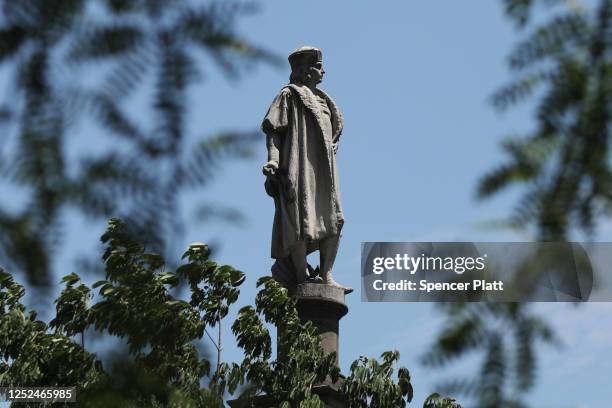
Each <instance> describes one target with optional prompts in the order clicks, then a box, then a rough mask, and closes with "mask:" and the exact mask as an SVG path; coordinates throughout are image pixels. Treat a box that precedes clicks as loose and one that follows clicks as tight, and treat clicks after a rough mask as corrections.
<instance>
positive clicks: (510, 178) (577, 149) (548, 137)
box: [423, 0, 612, 408]
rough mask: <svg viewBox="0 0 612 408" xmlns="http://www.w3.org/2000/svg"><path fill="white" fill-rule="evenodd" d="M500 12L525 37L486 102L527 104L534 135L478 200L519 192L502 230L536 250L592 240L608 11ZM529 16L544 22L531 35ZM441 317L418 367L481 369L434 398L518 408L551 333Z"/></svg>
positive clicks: (599, 5) (512, 311)
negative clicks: (529, 231) (522, 233)
mask: <svg viewBox="0 0 612 408" xmlns="http://www.w3.org/2000/svg"><path fill="white" fill-rule="evenodd" d="M503 3H504V6H505V11H506V14H507V15H508V17H509V18H510V19H511V20H512V21H513V22H514V23H515V25H516V27H517V28H518V29H520V30H526V29H529V30H530V32H529V34H527V36H526V38H525V39H524V40H523V41H522V42H520V43H519V44H518V46H517V47H516V48H515V50H514V51H513V52H512V54H511V55H510V59H509V63H510V68H511V69H512V72H513V73H514V74H515V76H516V78H515V79H514V80H513V81H512V82H511V83H510V84H509V85H508V86H506V87H504V88H502V89H501V90H500V91H499V92H497V93H496V94H495V95H494V98H493V102H494V104H495V106H496V107H498V108H500V109H506V108H508V107H510V106H512V105H514V104H516V103H518V102H520V101H522V100H523V99H525V98H527V97H528V96H530V95H535V96H536V97H537V98H538V103H537V108H536V115H535V116H536V126H535V129H534V130H533V132H532V133H530V134H529V135H527V136H526V137H523V138H509V139H507V140H506V141H505V142H504V143H503V148H504V150H505V152H506V153H507V155H508V161H507V162H506V163H504V164H502V165H500V166H499V167H498V168H496V169H494V170H493V171H491V172H490V173H489V174H487V175H485V177H483V178H482V180H481V181H480V184H479V185H478V190H477V193H478V196H479V197H480V198H486V197H489V196H492V195H494V194H497V193H499V192H500V191H502V190H503V189H505V188H508V187H509V186H511V185H513V184H519V185H523V186H525V187H524V189H523V190H524V194H523V197H522V199H521V200H520V201H519V202H518V204H517V206H516V208H515V211H514V213H513V215H512V216H511V217H509V219H508V221H507V222H506V223H505V224H506V225H507V226H510V227H513V228H516V229H525V228H533V230H535V231H536V237H537V239H538V240H542V241H565V240H567V239H568V238H569V233H570V231H571V230H572V229H582V230H583V231H585V232H586V233H594V232H595V229H596V228H595V224H596V221H597V220H598V219H600V218H601V217H605V216H609V215H610V212H611V210H612V195H611V194H612V171H611V168H610V163H611V160H610V155H609V152H608V150H609V140H608V136H609V131H610V118H611V117H612V115H611V109H612V78H611V73H612V44H611V40H612V32H611V31H612V27H611V24H610V23H611V19H612V1H610V0H598V1H596V2H592V3H589V4H594V7H593V8H590V7H586V6H584V7H580V4H581V3H580V2H570V1H565V0H503ZM535 13H541V14H544V15H547V16H552V17H550V18H549V19H548V21H545V22H544V23H542V24H539V25H536V26H535V27H532V24H530V23H531V21H532V18H533V14H535ZM441 307H442V310H443V311H444V312H445V313H446V318H445V319H446V320H445V323H444V326H443V328H442V330H441V332H440V334H439V335H438V338H437V339H436V340H435V342H434V343H433V347H432V348H431V350H430V351H429V352H428V353H426V354H425V355H424V357H423V361H424V363H425V364H426V365H428V366H431V367H436V368H438V369H441V368H449V367H450V366H451V365H452V364H453V363H455V362H457V361H458V360H461V359H466V358H469V357H471V356H474V355H477V356H479V357H481V358H482V365H481V368H480V372H479V373H477V374H476V375H475V376H470V375H463V376H461V377H460V378H451V379H449V380H448V381H447V382H445V383H444V384H441V385H440V389H442V390H444V391H445V392H451V393H454V394H459V395H464V396H465V397H466V398H470V399H471V401H473V404H472V405H470V406H474V407H477V408H500V407H507V408H521V407H526V406H527V404H526V403H525V401H524V399H523V397H524V395H525V394H526V392H527V391H529V390H530V389H531V388H532V387H533V386H534V384H535V380H536V373H537V363H538V361H537V352H536V347H537V345H538V343H548V344H557V340H556V339H555V335H554V333H553V332H552V330H551V328H550V327H549V326H548V325H547V324H546V323H545V321H544V320H543V319H541V318H539V317H537V316H536V315H534V314H533V311H532V310H531V308H530V306H529V305H528V304H519V303H514V304H478V303H472V304H453V305H441Z"/></svg>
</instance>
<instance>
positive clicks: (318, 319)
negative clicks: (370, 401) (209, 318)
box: [229, 283, 348, 408]
mask: <svg viewBox="0 0 612 408" xmlns="http://www.w3.org/2000/svg"><path fill="white" fill-rule="evenodd" d="M293 296H294V297H295V299H296V300H297V310H298V314H299V316H300V319H301V320H302V321H304V322H305V321H308V320H310V321H311V322H312V323H313V324H314V326H315V327H316V328H317V329H318V330H319V334H320V335H321V343H322V346H323V350H325V352H327V353H331V352H335V353H336V364H338V361H339V355H340V354H339V352H340V350H339V327H340V319H342V317H344V316H345V315H346V314H347V313H348V307H347V306H346V304H345V303H344V296H345V295H344V289H342V288H338V287H335V286H330V285H324V284H322V283H303V284H301V285H298V286H297V288H296V290H295V292H294V293H293ZM277 353H278V355H277V358H278V359H282V350H278V351H277ZM341 388H342V378H340V379H339V380H338V382H337V383H335V384H332V383H331V381H330V380H328V381H326V382H325V383H323V384H319V385H316V386H314V387H313V389H312V391H313V393H315V394H317V395H318V396H319V398H321V400H322V401H323V402H324V403H325V405H326V406H327V407H329V408H346V407H347V405H346V399H345V397H344V394H342V393H341V392H340V389H341ZM251 403H252V406H254V407H260V408H270V407H275V406H276V404H275V401H274V400H273V399H272V398H270V397H269V396H267V395H261V396H258V397H256V398H255V399H254V400H253V401H251ZM229 405H230V407H240V406H241V405H240V402H239V401H237V400H234V401H229Z"/></svg>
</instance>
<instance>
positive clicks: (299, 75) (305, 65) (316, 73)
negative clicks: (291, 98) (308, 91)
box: [289, 46, 325, 85]
mask: <svg viewBox="0 0 612 408" xmlns="http://www.w3.org/2000/svg"><path fill="white" fill-rule="evenodd" d="M289 64H290V65H291V76H290V77H289V81H290V82H291V83H301V84H309V83H310V84H313V85H316V84H318V83H320V82H321V81H322V80H323V74H325V71H324V70H323V53H322V52H321V50H320V49H318V48H315V47H308V46H306V47H300V48H298V49H297V50H295V51H293V52H292V53H291V55H289Z"/></svg>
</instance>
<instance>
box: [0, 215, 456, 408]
mask: <svg viewBox="0 0 612 408" xmlns="http://www.w3.org/2000/svg"><path fill="white" fill-rule="evenodd" d="M102 241H103V242H104V243H105V244H106V250H105V252H104V255H103V259H104V263H105V270H106V278H105V280H102V281H99V282H96V283H95V284H94V285H93V288H99V289H98V291H99V294H98V296H97V297H96V299H97V301H96V302H95V303H93V304H90V303H91V302H92V300H93V296H92V294H91V290H90V288H88V287H87V286H86V285H84V284H82V283H80V279H79V276H77V275H76V274H74V273H72V274H70V275H67V276H65V277H64V278H63V279H62V282H63V283H64V284H65V288H64V290H63V292H62V293H61V295H60V297H59V298H58V299H57V300H56V302H55V303H56V312H57V313H56V317H55V318H54V319H53V320H52V321H51V322H50V324H49V325H47V324H46V323H44V322H42V321H40V320H38V319H37V317H36V313H35V312H34V311H30V312H28V311H27V310H26V307H25V306H24V305H23V304H21V302H20V299H21V297H22V296H23V295H24V289H23V287H22V286H21V285H19V284H17V283H16V282H15V280H14V279H13V277H12V276H11V275H10V274H9V273H7V272H4V271H0V355H1V358H0V387H6V386H11V385H12V386H76V387H77V397H78V401H79V405H80V406H89V407H107V406H111V405H115V406H126V407H127V406H129V407H203V406H205V407H211V408H212V407H223V406H225V403H224V402H223V400H224V399H226V398H229V395H237V398H238V399H239V401H242V402H244V404H245V405H244V406H245V407H248V406H250V403H249V401H250V400H249V398H252V397H253V396H255V395H259V394H261V393H265V394H266V395H268V396H272V397H273V399H274V400H275V401H276V402H277V404H278V407H280V408H298V407H299V408H323V407H324V405H323V403H322V402H321V401H320V399H319V397H318V396H317V395H316V394H314V393H313V392H312V389H313V386H314V385H316V384H321V383H323V382H325V381H326V380H328V379H330V380H331V381H332V382H338V381H339V380H340V382H339V383H340V384H342V391H343V392H344V394H345V395H346V398H347V403H348V405H349V406H350V407H352V408H368V407H371V408H389V407H405V406H407V404H408V402H410V401H411V400H412V394H413V391H412V385H411V379H410V374H409V373H408V370H407V369H406V368H404V367H401V368H400V369H399V370H398V371H397V374H396V376H395V377H396V378H395V379H394V378H393V377H394V376H393V374H394V371H395V370H394V368H393V366H394V365H395V364H396V363H397V361H398V360H399V353H398V352H385V353H383V354H382V356H381V360H382V361H378V360H376V359H367V358H364V357H361V358H360V359H358V360H357V361H355V362H354V363H353V364H352V366H351V373H350V375H349V376H348V377H346V378H340V372H339V368H338V367H337V366H336V365H335V361H336V356H335V354H334V353H332V354H325V352H324V351H323V348H322V347H321V339H320V337H319V336H318V335H317V334H316V329H315V328H314V327H313V325H312V323H311V322H306V323H302V322H301V321H300V319H299V317H298V314H297V311H296V308H295V301H294V300H293V299H292V298H290V297H289V296H288V294H287V290H286V289H284V288H282V287H281V286H280V285H279V284H278V283H277V282H276V281H274V280H273V279H272V278H271V277H265V278H261V279H260V280H259V282H258V286H259V287H261V290H260V292H259V293H258V294H257V297H256V299H255V307H252V306H246V307H244V308H242V309H241V310H240V311H239V313H238V317H237V319H236V320H235V322H234V323H233V324H232V331H233V333H234V335H235V336H236V339H237V343H238V346H239V347H240V348H241V349H242V351H243V353H244V358H243V360H242V361H241V362H240V363H232V364H228V363H225V362H223V361H221V360H220V359H218V360H217V364H216V367H214V368H213V367H211V363H210V362H209V361H208V360H207V359H206V358H205V357H203V356H201V355H200V354H199V352H198V348H197V347H196V345H195V342H197V341H198V340H200V339H202V338H203V337H204V336H205V334H207V333H208V331H207V330H210V329H211V328H214V327H218V326H219V325H220V324H221V321H222V320H223V319H224V318H225V317H226V316H227V314H228V311H229V307H230V306H231V305H232V304H233V303H235V302H236V300H237V299H238V296H239V293H240V290H239V287H240V285H241V284H242V283H243V282H244V280H245V275H244V273H243V272H241V271H238V270H236V269H234V268H233V267H231V266H228V265H223V266H221V265H218V264H217V263H215V262H214V261H212V260H211V259H210V258H209V255H210V251H209V249H208V247H207V246H206V245H204V244H198V245H192V246H190V247H189V249H188V250H187V252H185V254H184V256H183V259H185V261H186V262H185V263H183V264H182V265H180V266H179V267H178V268H177V270H176V271H175V272H170V271H168V270H167V269H166V266H165V261H164V259H163V258H162V257H161V256H160V255H158V254H155V253H149V252H146V251H145V247H144V245H142V244H141V243H139V242H138V241H136V240H134V239H133V238H132V237H131V236H130V234H129V233H128V232H127V230H126V229H125V227H124V226H123V224H122V223H121V222H120V221H118V220H111V221H110V223H109V228H108V230H107V232H106V233H105V234H104V235H103V236H102ZM181 281H186V282H187V283H188V285H189V287H190V292H191V296H190V299H189V301H187V300H183V299H180V298H176V297H174V296H173V295H172V294H171V292H172V288H174V287H176V286H177V285H178V284H179V283H180V282H181ZM265 322H268V323H271V324H274V325H275V326H277V327H281V328H282V331H281V332H282V333H283V335H282V336H281V338H280V339H279V347H280V348H281V349H285V350H287V352H286V355H285V356H284V357H283V358H281V359H273V356H272V340H271V336H270V333H269V331H268V329H267V328H266V325H265ZM89 327H92V328H95V330H98V331H103V332H106V333H109V334H111V335H114V336H118V337H121V338H123V339H125V341H126V342H127V344H128V346H129V348H128V355H127V356H123V358H122V361H121V362H118V364H115V365H114V367H111V368H110V369H109V368H108V367H106V368H105V367H103V365H102V363H101V362H100V361H98V359H97V356H96V355H95V354H93V353H90V352H88V351H87V350H86V349H85V348H84V346H83V344H84V342H83V338H82V337H81V339H80V340H81V341H80V342H79V341H78V337H79V336H83V335H84V333H85V331H86V330H87V328H89ZM79 343H80V344H79ZM31 405H33V404H31ZM68 405H70V404H67V406H68ZM424 407H426V408H434V407H436V408H460V407H459V405H457V404H456V403H455V402H454V400H452V399H446V398H442V397H440V396H439V395H437V394H434V395H431V396H430V397H429V398H428V399H427V400H426V401H425V405H424Z"/></svg>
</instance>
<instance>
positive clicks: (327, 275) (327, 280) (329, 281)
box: [323, 272, 353, 295]
mask: <svg viewBox="0 0 612 408" xmlns="http://www.w3.org/2000/svg"><path fill="white" fill-rule="evenodd" d="M323 283H324V284H325V285H330V286H335V287H337V288H340V289H342V290H344V294H345V295H348V294H349V293H352V292H353V288H350V287H348V286H343V285H341V284H339V283H338V282H336V281H335V280H334V278H332V274H331V272H327V273H324V274H323Z"/></svg>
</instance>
